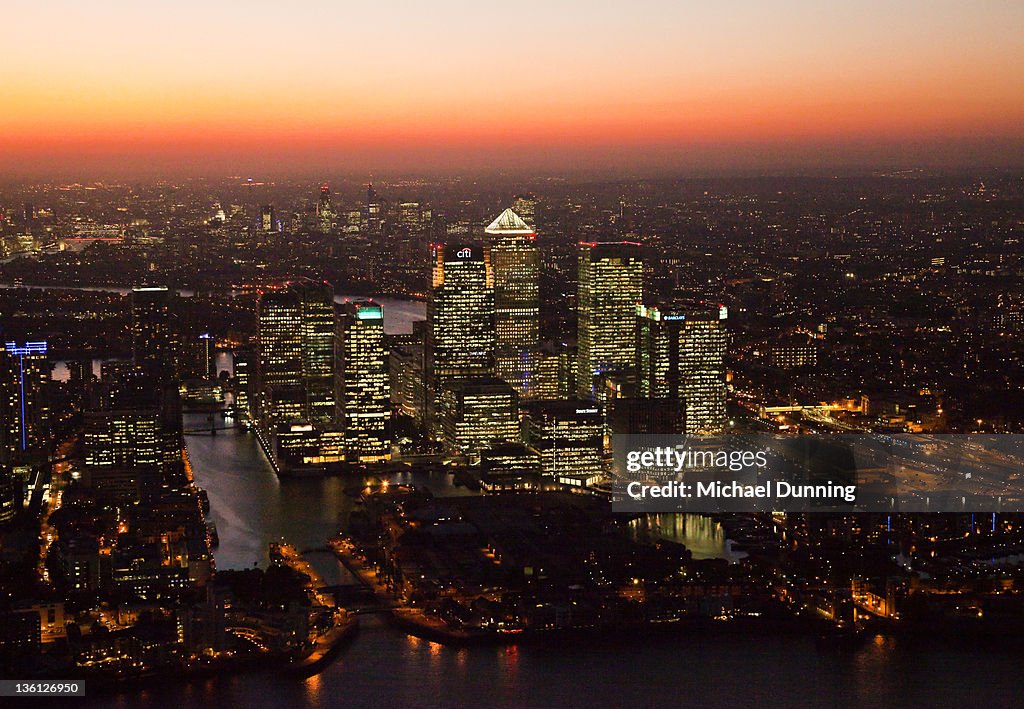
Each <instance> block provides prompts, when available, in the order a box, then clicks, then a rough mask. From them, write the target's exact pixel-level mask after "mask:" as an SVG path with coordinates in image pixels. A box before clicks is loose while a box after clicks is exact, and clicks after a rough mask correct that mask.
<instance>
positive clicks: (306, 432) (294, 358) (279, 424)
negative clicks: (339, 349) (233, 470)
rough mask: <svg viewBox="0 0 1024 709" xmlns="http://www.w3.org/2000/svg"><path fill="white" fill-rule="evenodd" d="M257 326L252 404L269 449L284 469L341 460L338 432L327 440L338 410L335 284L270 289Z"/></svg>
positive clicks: (312, 283)
mask: <svg viewBox="0 0 1024 709" xmlns="http://www.w3.org/2000/svg"><path fill="white" fill-rule="evenodd" d="M257 327H258V335H257V367H256V380H257V385H256V397H255V401H254V402H253V403H254V404H255V406H256V409H257V412H258V418H259V423H260V430H259V431H258V432H259V433H260V435H261V442H263V443H264V447H265V448H268V449H269V450H268V454H269V455H270V456H271V457H272V458H273V459H274V462H275V465H276V466H277V467H278V468H279V469H280V468H282V467H290V466H298V465H309V464H320V463H325V462H337V461H338V460H340V459H341V457H342V456H341V454H340V453H339V451H340V450H341V449H342V448H343V446H341V445H339V444H338V443H337V441H336V440H335V439H337V438H338V436H337V435H332V436H324V438H323V441H321V434H324V433H325V432H328V431H332V429H334V428H335V425H336V414H337V411H336V404H335V394H334V392H335V352H334V339H335V314H334V291H333V289H332V288H331V286H330V285H329V284H327V283H324V282H321V281H312V280H303V281H294V282H291V283H288V284H287V285H286V286H285V287H284V288H281V289H275V290H270V291H267V292H265V293H263V294H262V295H261V296H260V299H259V303H258V306H257ZM333 433H335V434H336V433H337V431H333ZM285 459H287V461H288V464H287V465H285V464H284V463H283V461H284V460H285Z"/></svg>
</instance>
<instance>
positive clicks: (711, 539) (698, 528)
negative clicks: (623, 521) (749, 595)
mask: <svg viewBox="0 0 1024 709" xmlns="http://www.w3.org/2000/svg"><path fill="white" fill-rule="evenodd" d="M629 527H630V530H631V532H632V534H633V538H634V539H637V540H640V541H647V542H653V541H657V540H659V539H666V540H668V541H672V542H676V543H678V544H682V545H683V546H685V547H686V548H687V549H688V550H689V551H690V553H691V554H693V558H694V559H728V560H729V561H737V560H739V559H742V558H743V557H744V556H745V554H744V553H743V552H734V551H733V550H732V542H730V541H729V540H728V539H726V537H725V529H724V528H723V527H722V525H720V524H719V523H718V522H716V521H715V520H713V519H712V518H711V517H706V516H704V515H695V514H650V515H646V516H644V517H640V518H638V519H635V520H633V521H631V522H630V523H629Z"/></svg>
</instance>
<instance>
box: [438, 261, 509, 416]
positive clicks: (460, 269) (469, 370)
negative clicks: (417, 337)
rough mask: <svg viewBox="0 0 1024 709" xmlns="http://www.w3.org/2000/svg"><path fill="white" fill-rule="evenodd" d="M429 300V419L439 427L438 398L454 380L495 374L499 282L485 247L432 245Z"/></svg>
mask: <svg viewBox="0 0 1024 709" xmlns="http://www.w3.org/2000/svg"><path fill="white" fill-rule="evenodd" d="M432 257H433V278H432V283H433V287H432V289H431V292H430V300H429V301H428V303H427V334H426V360H427V361H426V365H427V367H426V369H427V371H426V378H427V393H426V399H427V402H426V403H427V419H428V421H429V422H431V423H430V425H431V426H432V427H433V429H434V432H435V433H437V432H438V424H439V422H438V421H437V420H436V416H435V414H436V412H437V403H438V401H439V398H440V395H441V389H442V387H443V386H444V385H445V384H446V383H447V382H449V381H451V380H453V379H467V378H470V377H480V376H491V375H493V374H494V338H495V334H494V281H493V277H492V275H491V264H490V261H489V259H488V257H487V253H486V251H485V250H484V249H483V248H482V247H480V246H465V245H451V244H449V245H440V244H435V245H434V246H433V247H432Z"/></svg>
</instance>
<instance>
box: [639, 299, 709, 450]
mask: <svg viewBox="0 0 1024 709" xmlns="http://www.w3.org/2000/svg"><path fill="white" fill-rule="evenodd" d="M726 315H727V311H726V309H725V307H723V306H716V307H708V306H704V305H695V306H687V305H652V306H644V305H639V306H637V321H636V323H637V347H636V361H637V369H638V378H637V394H638V396H640V397H642V398H646V399H670V400H676V401H682V402H683V405H684V409H685V423H686V432H687V433H708V434H711V433H720V432H721V431H722V429H723V428H724V426H725V346H726V332H725V318H726Z"/></svg>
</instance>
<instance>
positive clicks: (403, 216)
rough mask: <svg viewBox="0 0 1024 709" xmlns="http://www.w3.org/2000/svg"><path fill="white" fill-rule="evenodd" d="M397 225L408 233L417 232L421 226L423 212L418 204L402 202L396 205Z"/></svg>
mask: <svg viewBox="0 0 1024 709" xmlns="http://www.w3.org/2000/svg"><path fill="white" fill-rule="evenodd" d="M398 223H399V224H400V225H401V226H404V227H406V228H407V229H409V230H410V231H414V232H415V231H418V230H419V229H420V228H421V227H422V226H423V211H422V210H421V209H420V203H419V202H402V203H400V204H399V205H398Z"/></svg>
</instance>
